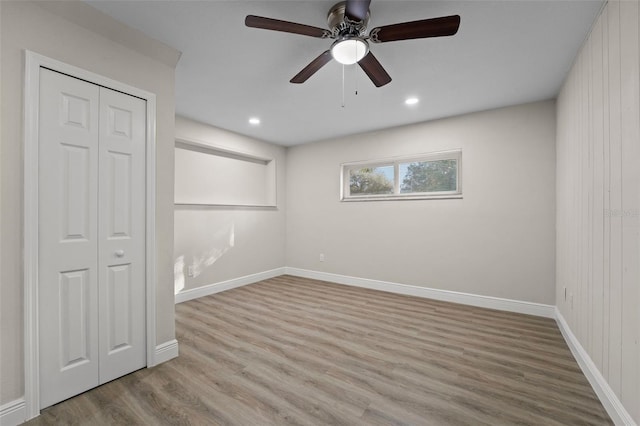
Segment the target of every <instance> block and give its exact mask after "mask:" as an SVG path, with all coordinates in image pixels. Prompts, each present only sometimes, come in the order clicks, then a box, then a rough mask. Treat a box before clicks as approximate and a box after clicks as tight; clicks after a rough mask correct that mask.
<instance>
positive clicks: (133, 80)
mask: <svg viewBox="0 0 640 426" xmlns="http://www.w3.org/2000/svg"><path fill="white" fill-rule="evenodd" d="M58 13H60V14H64V15H65V16H66V17H68V19H63V18H61V17H60V16H59V14H58ZM1 18H2V23H1V39H2V40H1V43H2V44H1V47H0V48H1V51H2V65H1V67H2V68H1V71H2V80H1V84H2V117H1V120H2V130H1V135H2V142H1V145H0V157H1V160H0V161H1V170H2V176H1V185H2V186H1V190H0V201H1V209H0V213H1V216H0V217H1V223H0V227H1V229H0V230H1V232H0V233H1V235H2V258H1V262H2V268H1V273H2V275H1V281H0V310H1V312H2V314H1V315H2V321H1V325H0V327H1V328H0V331H1V333H2V334H1V335H0V342H2V343H1V346H0V359H1V360H2V361H1V362H0V377H1V383H2V384H1V386H0V404H3V403H6V402H9V401H12V400H15V399H17V398H20V397H22V395H23V393H24V383H23V378H24V370H23V298H22V287H23V274H22V268H23V262H22V261H23V259H22V248H23V244H22V235H23V229H22V217H23V214H24V212H23V209H22V203H23V196H22V192H23V187H22V175H23V155H22V149H23V143H22V127H23V124H22V110H23V90H22V88H23V80H24V79H23V75H24V66H23V63H24V53H23V49H29V50H32V51H35V52H36V53H40V54H43V55H45V56H49V57H51V58H54V59H57V60H60V61H62V62H66V63H68V64H71V65H75V66H78V67H80V68H84V69H86V70H89V71H92V72H95V73H97V74H101V75H104V76H106V77H109V78H112V79H114V80H118V81H121V82H124V83H127V84H129V85H131V86H135V87H138V88H140V89H144V90H147V91H149V92H153V93H155V94H156V95H157V164H156V167H157V170H158V176H157V193H156V199H157V202H156V209H157V217H156V226H157V228H156V229H157V245H156V250H157V262H158V268H157V271H156V272H157V279H158V281H157V286H158V287H157V293H156V294H157V312H158V317H157V335H156V343H157V344H160V343H163V342H166V341H169V340H172V339H173V338H174V314H173V312H174V303H173V300H174V296H173V271H172V268H171V265H172V259H173V232H172V229H173V154H174V149H173V145H174V140H173V138H174V115H175V111H174V77H175V72H174V67H175V61H177V59H178V57H179V54H178V52H176V51H175V50H174V49H171V48H169V47H167V46H164V45H161V44H160V43H158V42H156V41H154V40H151V39H149V38H148V37H146V36H144V35H142V34H141V33H138V32H135V31H132V30H130V29H127V28H126V27H124V26H123V25H121V24H119V23H117V22H116V21H114V20H113V19H111V18H109V17H107V16H106V15H103V14H101V13H99V12H97V11H95V9H93V8H91V7H89V6H87V5H86V4H84V3H82V2H62V3H60V2H44V3H43V4H42V6H39V5H37V4H36V3H33V2H29V1H17V2H8V1H3V2H2V17H1ZM72 21H73V22H72ZM87 27H90V28H92V30H89V29H87ZM98 32H101V33H102V34H103V35H100V34H98ZM111 38H113V39H116V40H119V41H121V42H123V43H127V44H128V45H131V46H134V47H136V48H138V51H135V50H132V49H131V48H127V47H125V46H124V45H123V44H120V43H117V42H114V41H112V39H111ZM140 51H142V52H144V53H141V52H140ZM154 58H155V59H154ZM167 231H168V232H167Z"/></svg>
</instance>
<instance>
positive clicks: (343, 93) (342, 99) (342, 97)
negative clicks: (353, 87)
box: [342, 64, 344, 108]
mask: <svg viewBox="0 0 640 426" xmlns="http://www.w3.org/2000/svg"><path fill="white" fill-rule="evenodd" d="M342 108H344V64H343V65H342Z"/></svg>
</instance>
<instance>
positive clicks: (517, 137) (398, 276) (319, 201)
mask: <svg viewBox="0 0 640 426" xmlns="http://www.w3.org/2000/svg"><path fill="white" fill-rule="evenodd" d="M345 114H348V111H345ZM327 125H331V124H330V123H327ZM455 148H461V149H462V176H463V178H462V186H463V197H464V198H463V199H461V200H414V201H374V202H340V201H339V193H340V181H339V177H340V176H339V171H340V164H341V163H343V162H349V161H357V160H367V159H378V158H385V157H391V156H401V155H411V154H419V153H428V152H434V151H442V150H450V149H455ZM554 221H555V105H554V103H553V102H552V101H549V102H540V103H534V104H527V105H521V106H515V107H509V108H504V109H499V110H493V111H486V112H479V113H474V114H469V115H465V116H461V117H455V118H450V119H445V120H438V121H434V122H428V123H422V124H416V125H411V126H406V127H400V128H395V129H388V130H383V131H379V132H373V133H367V134H361V135H356V136H351V137H345V138H340V139H335V140H329V141H322V142H320V143H312V144H308V145H300V146H295V147H292V148H290V149H289V150H288V152H287V245H286V253H287V255H286V264H287V266H289V267H295V268H303V269H309V270H315V271H323V272H330V273H336V274H342V275H347V276H354V277H362V278H371V279H376V280H383V281H390V282H396V283H402V284H412V285H417V286H425V287H431V288H437V289H445V290H452V291H460V292H466V293H473V294H478V295H487V296H494V297H502V298H508V299H516V300H522V301H528V302H536V303H544V304H554V274H555V270H554V263H555V260H554V256H555V251H554V245H555V234H554ZM320 253H324V254H325V258H326V260H325V262H320V261H319V254H320Z"/></svg>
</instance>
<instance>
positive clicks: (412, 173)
mask: <svg viewBox="0 0 640 426" xmlns="http://www.w3.org/2000/svg"><path fill="white" fill-rule="evenodd" d="M403 172H404V173H403ZM456 177H457V161H456V160H438V161H420V162H415V163H404V164H400V179H401V181H402V184H401V185H400V193H401V194H407V193H412V192H438V191H455V190H456V180H457V179H456Z"/></svg>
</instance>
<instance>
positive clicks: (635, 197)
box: [556, 1, 640, 423]
mask: <svg viewBox="0 0 640 426" xmlns="http://www.w3.org/2000/svg"><path fill="white" fill-rule="evenodd" d="M639 14H640V11H639V8H638V2H637V1H610V2H609V3H608V4H607V6H606V7H605V9H604V10H603V12H602V15H601V16H600V18H599V19H598V20H597V22H596V24H595V26H594V28H593V31H592V33H591V35H590V37H589V39H588V40H587V41H586V43H585V45H584V47H583V49H582V51H581V53H580V55H579V56H578V58H577V59H576V61H575V63H574V65H573V68H572V70H571V72H570V74H569V76H568V78H567V80H566V82H565V84H564V86H563V88H562V92H561V94H560V96H559V98H558V133H557V153H558V164H557V176H558V182H557V197H558V198H557V204H558V210H557V227H558V234H557V275H556V301H557V305H558V309H559V310H560V312H561V314H562V316H563V317H564V318H565V319H566V321H567V323H568V325H569V327H570V328H571V331H572V332H573V334H574V335H575V336H576V337H577V339H578V340H579V341H580V344H581V345H582V347H583V348H584V349H585V350H586V351H587V353H588V354H589V357H590V358H591V360H592V361H593V363H594V364H595V366H596V367H597V368H598V370H599V371H600V373H601V374H602V376H603V377H604V379H605V380H606V381H607V382H608V383H609V386H610V387H611V389H612V390H613V391H614V392H615V394H616V395H617V396H618V398H619V399H620V400H621V401H622V404H623V405H624V407H625V408H626V410H627V411H628V412H629V414H630V415H631V416H632V417H633V418H634V420H635V422H636V423H640V343H639V342H640V118H639V117H640V65H639V63H640V43H639V31H638V28H639V21H640V19H639ZM565 291H566V297H565Z"/></svg>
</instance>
